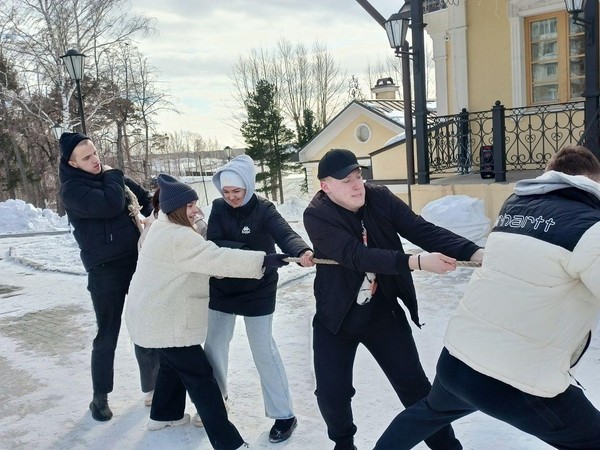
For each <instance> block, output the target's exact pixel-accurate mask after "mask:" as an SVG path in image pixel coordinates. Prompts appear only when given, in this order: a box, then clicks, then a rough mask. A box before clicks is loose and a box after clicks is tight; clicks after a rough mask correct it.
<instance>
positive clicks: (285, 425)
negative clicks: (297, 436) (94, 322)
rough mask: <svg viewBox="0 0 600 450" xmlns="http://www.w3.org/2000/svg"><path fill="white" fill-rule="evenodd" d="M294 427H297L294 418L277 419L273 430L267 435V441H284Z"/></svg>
mask: <svg viewBox="0 0 600 450" xmlns="http://www.w3.org/2000/svg"><path fill="white" fill-rule="evenodd" d="M296 425H298V421H297V420H296V418H295V417H291V418H290V419H277V420H276V421H275V425H273V428H271V432H270V433H269V441H271V442H282V441H285V440H286V439H287V438H289V437H290V436H291V435H292V432H293V431H294V429H295V428H296Z"/></svg>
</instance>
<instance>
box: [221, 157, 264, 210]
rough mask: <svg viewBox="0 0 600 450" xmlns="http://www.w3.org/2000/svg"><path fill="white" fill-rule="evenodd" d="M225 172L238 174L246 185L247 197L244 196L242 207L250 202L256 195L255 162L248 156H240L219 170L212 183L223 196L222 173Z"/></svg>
mask: <svg viewBox="0 0 600 450" xmlns="http://www.w3.org/2000/svg"><path fill="white" fill-rule="evenodd" d="M224 170H230V171H232V172H235V173H237V174H238V175H239V176H240V177H241V178H242V180H243V181H244V184H245V185H246V195H245V196H244V202H243V204H242V206H243V205H245V204H246V203H248V202H249V201H250V199H251V198H252V196H253V195H254V190H255V189H256V184H255V177H256V169H255V168H254V160H253V159H252V158H250V157H249V156H248V155H239V156H236V157H235V158H233V159H232V160H231V161H229V162H228V163H227V164H225V165H224V166H223V167H220V168H219V169H217V171H216V172H215V174H214V175H213V178H212V181H213V184H214V185H215V187H216V188H217V190H218V191H219V192H220V193H221V195H222V194H223V187H222V186H221V172H223V171H224Z"/></svg>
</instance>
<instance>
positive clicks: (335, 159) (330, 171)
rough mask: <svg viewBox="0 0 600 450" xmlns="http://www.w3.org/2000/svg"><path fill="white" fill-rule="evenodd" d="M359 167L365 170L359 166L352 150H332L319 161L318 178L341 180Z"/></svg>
mask: <svg viewBox="0 0 600 450" xmlns="http://www.w3.org/2000/svg"><path fill="white" fill-rule="evenodd" d="M359 167H362V168H365V167H364V166H361V165H360V164H358V160H357V159H356V155H355V154H354V153H352V152H351V151H350V150H345V149H342V148H332V149H331V150H329V151H328V152H327V153H325V155H323V157H322V158H321V161H319V169H318V173H317V178H318V179H319V180H322V179H323V178H327V177H333V178H335V179H337V180H341V179H343V178H346V177H347V176H348V175H349V174H350V172H352V171H353V170H355V169H358V168H359Z"/></svg>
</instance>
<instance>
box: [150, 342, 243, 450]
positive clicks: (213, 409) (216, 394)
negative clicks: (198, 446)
mask: <svg viewBox="0 0 600 450" xmlns="http://www.w3.org/2000/svg"><path fill="white" fill-rule="evenodd" d="M157 352H158V355H159V361H160V367H159V370H158V379H157V380H156V389H155V390H154V399H153V401H152V409H151V410H150V418H151V419H154V420H179V419H181V418H182V417H183V415H184V412H185V392H186V390H187V392H188V394H189V395H190V398H191V399H192V402H193V403H194V405H195V406H196V409H197V410H198V414H199V415H200V418H201V419H202V422H203V423H204V428H205V430H206V434H207V435H208V438H209V439H210V443H211V444H212V446H213V448H215V449H217V450H233V449H236V448H239V447H240V446H241V445H242V444H243V443H244V440H243V439H242V437H241V436H240V433H239V432H238V430H237V429H236V428H235V426H234V425H233V424H232V423H231V422H230V421H229V419H228V418H227V410H226V409H225V404H224V403H223V398H222V397H221V390H220V389H219V385H218V384H217V381H216V380H215V377H214V376H213V371H212V367H211V365H210V363H209V362H208V359H207V358H206V354H205V353H204V350H203V349H202V347H201V346H200V345H194V346H192V347H172V348H160V349H157Z"/></svg>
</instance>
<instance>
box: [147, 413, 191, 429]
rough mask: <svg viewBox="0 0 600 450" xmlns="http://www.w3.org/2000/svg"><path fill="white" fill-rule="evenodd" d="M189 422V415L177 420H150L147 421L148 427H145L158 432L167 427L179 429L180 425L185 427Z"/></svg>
mask: <svg viewBox="0 0 600 450" xmlns="http://www.w3.org/2000/svg"><path fill="white" fill-rule="evenodd" d="M189 421H190V415H189V414H184V415H183V417H182V418H181V419H179V420H153V419H150V420H149V421H148V425H146V427H147V428H148V430H150V431H158V430H162V429H164V428H167V427H179V426H181V425H185V424H186V423H188V422H189Z"/></svg>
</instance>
